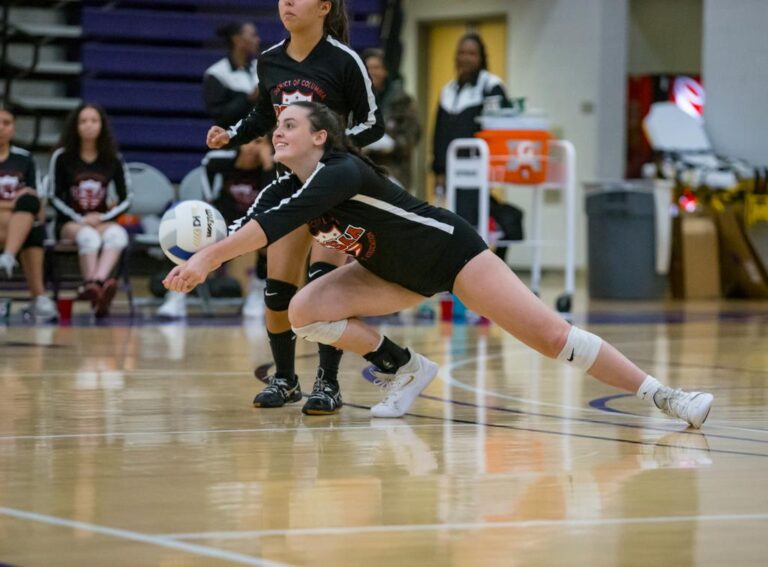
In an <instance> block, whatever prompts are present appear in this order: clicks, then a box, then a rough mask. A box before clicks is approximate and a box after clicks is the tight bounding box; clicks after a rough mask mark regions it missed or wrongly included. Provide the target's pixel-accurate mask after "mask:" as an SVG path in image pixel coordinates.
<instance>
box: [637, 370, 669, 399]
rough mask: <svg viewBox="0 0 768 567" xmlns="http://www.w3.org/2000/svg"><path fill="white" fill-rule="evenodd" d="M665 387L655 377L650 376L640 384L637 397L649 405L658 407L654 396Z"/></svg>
mask: <svg viewBox="0 0 768 567" xmlns="http://www.w3.org/2000/svg"><path fill="white" fill-rule="evenodd" d="M663 387H664V385H663V384H662V383H661V382H659V381H658V380H656V378H654V377H653V376H651V375H650V374H649V375H648V376H646V377H645V380H643V383H642V384H640V388H638V390H637V393H635V395H636V396H637V397H638V398H640V399H641V400H644V401H646V402H648V403H649V404H652V405H654V406H655V405H656V402H655V401H654V399H653V396H654V395H655V394H656V392H658V391H659V390H661V389H662V388H663Z"/></svg>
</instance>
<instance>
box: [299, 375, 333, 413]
mask: <svg viewBox="0 0 768 567" xmlns="http://www.w3.org/2000/svg"><path fill="white" fill-rule="evenodd" d="M342 405H343V402H342V401H341V391H340V390H339V383H338V382H335V381H334V382H330V381H328V380H326V379H325V377H324V372H323V369H322V368H319V369H318V370H317V378H315V386H314V387H313V388H312V393H311V394H310V395H309V397H308V398H307V402H306V403H305V404H304V407H303V408H301V411H302V412H303V413H305V414H307V415H329V414H332V413H336V412H337V411H339V409H340V408H341V406H342Z"/></svg>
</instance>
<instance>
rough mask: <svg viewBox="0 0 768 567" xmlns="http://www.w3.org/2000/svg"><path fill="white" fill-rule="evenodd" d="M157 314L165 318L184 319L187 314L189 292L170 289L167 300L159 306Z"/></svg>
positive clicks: (166, 296)
mask: <svg viewBox="0 0 768 567" xmlns="http://www.w3.org/2000/svg"><path fill="white" fill-rule="evenodd" d="M156 314H157V316H158V317H163V318H165V319H184V318H185V317H186V316H187V294H186V293H181V292H180V291H169V292H168V293H166V294H165V301H164V302H163V304H162V305H161V306H160V307H158V308H157V313H156Z"/></svg>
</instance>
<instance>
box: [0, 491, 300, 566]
mask: <svg viewBox="0 0 768 567" xmlns="http://www.w3.org/2000/svg"><path fill="white" fill-rule="evenodd" d="M0 514H4V515H6V516H10V517H12V518H18V519H20V520H29V521H32V522H40V523H42V524H49V525H52V526H62V527H65V528H72V529H75V530H83V531H87V532H93V533H97V534H101V535H106V536H111V537H118V538H122V539H127V540H131V541H138V542H141V543H148V544H151V545H157V546H159V547H167V548H170V549H177V550H179V551H185V552H187V553H191V554H193V555H201V556H203V557H213V558H214V559H223V560H226V561H232V562H233V563H239V564H241V565H255V566H256V567H289V565H288V564H287V563H278V562H276V561H269V560H268V559H259V558H258V557H252V556H250V555H243V554H241V553H234V552H231V551H224V550H221V549H215V548H213V547H207V546H205V545H197V544H194V543H184V542H180V541H175V540H173V539H170V538H168V537H166V536H156V535H147V534H140V533H138V532H132V531H129V530H121V529H118V528H109V527H107V526H100V525H98V524H90V523H88V522H78V521H76V520H67V519H66V518H57V517H56V516H47V515H45V514H36V513H35V512H26V511H24V510H17V509H15V508H4V507H2V506H0Z"/></svg>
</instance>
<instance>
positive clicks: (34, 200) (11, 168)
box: [0, 109, 58, 319]
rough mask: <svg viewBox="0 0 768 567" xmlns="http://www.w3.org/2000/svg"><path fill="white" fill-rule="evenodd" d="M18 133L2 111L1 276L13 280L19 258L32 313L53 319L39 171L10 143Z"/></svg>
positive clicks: (26, 154)
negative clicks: (47, 290) (45, 273)
mask: <svg viewBox="0 0 768 567" xmlns="http://www.w3.org/2000/svg"><path fill="white" fill-rule="evenodd" d="M15 134H16V117H15V115H14V114H13V113H12V112H11V111H10V110H8V109H0V246H2V249H3V252H2V254H0V276H4V277H7V278H10V277H11V276H12V275H13V271H14V269H15V268H16V267H17V266H18V261H17V259H16V257H17V256H20V258H21V265H22V268H23V270H24V277H25V278H26V280H27V285H28V286H29V293H30V297H31V302H30V305H29V312H30V313H31V314H32V315H34V316H35V317H36V318H40V319H54V318H56V317H58V311H57V309H56V305H55V304H54V302H53V301H51V299H50V298H49V297H47V296H46V295H45V287H44V284H43V257H44V252H43V243H44V242H45V218H44V216H43V215H44V213H43V212H42V210H41V209H42V206H41V199H40V197H39V196H38V193H37V188H38V186H39V182H38V177H37V169H36V167H35V162H34V160H33V159H32V156H31V155H30V153H29V152H28V151H26V150H23V149H21V148H17V147H16V146H13V145H12V144H11V141H12V140H13V137H14V136H15Z"/></svg>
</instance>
